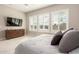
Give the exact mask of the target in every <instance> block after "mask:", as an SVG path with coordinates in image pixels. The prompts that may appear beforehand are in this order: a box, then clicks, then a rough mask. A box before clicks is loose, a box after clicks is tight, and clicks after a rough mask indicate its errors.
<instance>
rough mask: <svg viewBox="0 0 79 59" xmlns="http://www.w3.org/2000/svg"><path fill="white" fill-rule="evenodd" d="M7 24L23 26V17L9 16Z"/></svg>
mask: <svg viewBox="0 0 79 59" xmlns="http://www.w3.org/2000/svg"><path fill="white" fill-rule="evenodd" d="M7 26H22V19H17V18H12V17H7Z"/></svg>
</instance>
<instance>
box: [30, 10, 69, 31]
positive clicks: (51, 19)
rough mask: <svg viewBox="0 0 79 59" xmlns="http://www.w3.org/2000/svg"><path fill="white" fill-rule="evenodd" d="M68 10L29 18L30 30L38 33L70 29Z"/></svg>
mask: <svg viewBox="0 0 79 59" xmlns="http://www.w3.org/2000/svg"><path fill="white" fill-rule="evenodd" d="M68 13H69V11H68V9H64V10H60V11H54V12H51V13H44V14H40V15H33V16H30V17H29V30H30V31H38V32H57V31H58V30H61V31H64V30H66V29H67V28H68V17H69V14H68Z"/></svg>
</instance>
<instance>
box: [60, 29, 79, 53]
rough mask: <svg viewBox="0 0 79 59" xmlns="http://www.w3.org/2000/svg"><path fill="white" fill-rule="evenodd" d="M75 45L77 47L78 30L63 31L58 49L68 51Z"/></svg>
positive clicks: (78, 43)
mask: <svg viewBox="0 0 79 59" xmlns="http://www.w3.org/2000/svg"><path fill="white" fill-rule="evenodd" d="M77 47H79V31H76V30H71V31H68V32H67V33H65V34H64V36H63V37H62V39H61V41H60V43H59V51H60V52H63V53H68V52H70V51H72V50H74V49H76V48H77Z"/></svg>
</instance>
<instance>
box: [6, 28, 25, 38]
mask: <svg viewBox="0 0 79 59" xmlns="http://www.w3.org/2000/svg"><path fill="white" fill-rule="evenodd" d="M24 35H25V30H24V29H14V30H6V31H5V36H6V39H12V38H16V37H21V36H24Z"/></svg>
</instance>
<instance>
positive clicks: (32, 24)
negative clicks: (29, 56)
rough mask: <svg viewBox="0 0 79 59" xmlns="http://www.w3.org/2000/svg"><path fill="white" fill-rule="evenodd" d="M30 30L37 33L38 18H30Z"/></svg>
mask: <svg viewBox="0 0 79 59" xmlns="http://www.w3.org/2000/svg"><path fill="white" fill-rule="evenodd" d="M29 30H30V31H37V16H30V17H29Z"/></svg>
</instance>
